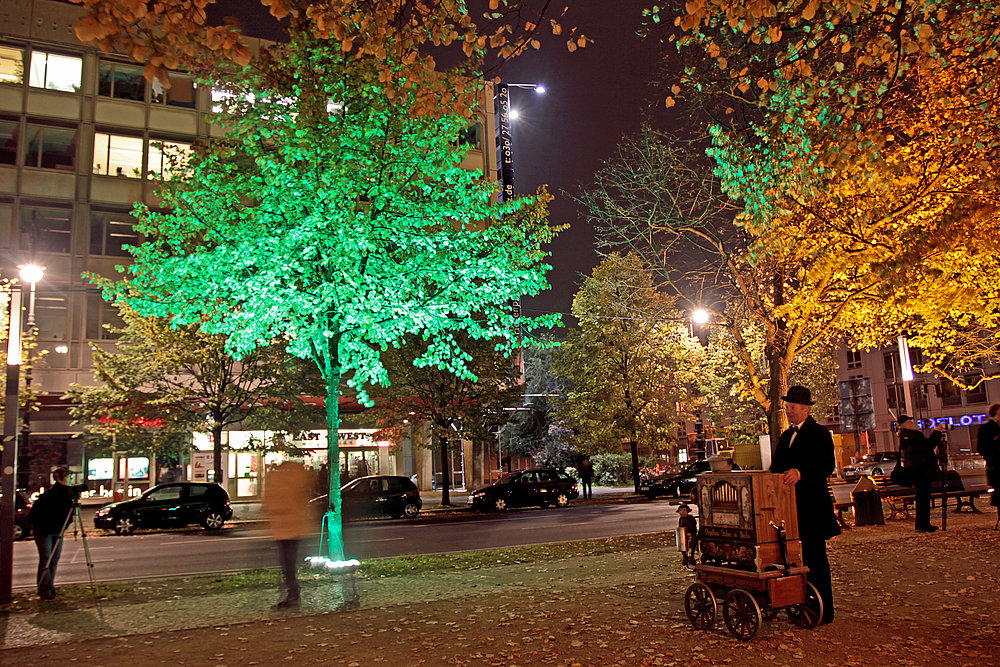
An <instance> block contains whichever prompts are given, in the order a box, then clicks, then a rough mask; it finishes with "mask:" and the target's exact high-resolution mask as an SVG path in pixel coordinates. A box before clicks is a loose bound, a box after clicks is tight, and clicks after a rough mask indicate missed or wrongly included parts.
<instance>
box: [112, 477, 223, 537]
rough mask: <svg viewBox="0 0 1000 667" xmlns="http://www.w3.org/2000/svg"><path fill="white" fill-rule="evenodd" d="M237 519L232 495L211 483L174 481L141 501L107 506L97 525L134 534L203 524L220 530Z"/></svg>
mask: <svg viewBox="0 0 1000 667" xmlns="http://www.w3.org/2000/svg"><path fill="white" fill-rule="evenodd" d="M232 516H233V508H232V507H231V506H230V505H229V494H228V493H226V490H225V489H223V488H222V487H221V486H219V485H218V484H214V483H210V482H171V483H169V484H160V485H158V486H154V487H153V488H151V489H148V490H146V491H145V492H144V493H143V494H142V495H141V496H139V497H138V498H130V499H129V500H122V501H121V502H117V503H111V504H110V505H105V506H104V507H102V508H101V509H99V510H98V511H97V514H96V515H95V516H94V526H95V527H97V528H101V529H103V530H113V531H115V533H117V534H119V535H131V534H132V533H134V532H135V530H136V528H167V527H173V526H188V525H192V524H200V525H201V526H203V527H204V528H205V530H218V529H220V528H222V524H224V523H225V522H226V521H228V520H229V519H230V518H232Z"/></svg>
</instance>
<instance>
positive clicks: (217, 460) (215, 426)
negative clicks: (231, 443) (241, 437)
mask: <svg viewBox="0 0 1000 667" xmlns="http://www.w3.org/2000/svg"><path fill="white" fill-rule="evenodd" d="M212 474H213V475H214V477H215V480H214V481H215V483H216V484H219V485H222V486H223V487H225V485H224V484H223V481H224V480H223V479H222V420H221V419H218V418H215V417H213V418H212Z"/></svg>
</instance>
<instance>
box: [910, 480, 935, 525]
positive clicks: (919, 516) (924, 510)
mask: <svg viewBox="0 0 1000 667" xmlns="http://www.w3.org/2000/svg"><path fill="white" fill-rule="evenodd" d="M911 470H912V472H911V473H910V479H912V480H913V493H914V495H915V496H916V497H915V498H914V503H915V504H916V507H915V508H914V509H915V514H916V520H915V521H914V524H915V525H914V528H916V529H917V530H920V529H921V528H929V527H930V525H931V483H932V482H933V481H934V473H933V472H932V471H931V470H927V469H925V468H923V467H915V468H912V469H911Z"/></svg>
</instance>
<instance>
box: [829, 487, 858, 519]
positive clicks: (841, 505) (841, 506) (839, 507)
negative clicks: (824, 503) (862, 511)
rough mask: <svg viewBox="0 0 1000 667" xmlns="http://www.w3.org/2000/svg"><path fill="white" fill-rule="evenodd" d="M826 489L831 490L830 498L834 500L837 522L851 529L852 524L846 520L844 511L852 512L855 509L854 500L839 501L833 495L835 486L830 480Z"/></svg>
mask: <svg viewBox="0 0 1000 667" xmlns="http://www.w3.org/2000/svg"><path fill="white" fill-rule="evenodd" d="M826 490H827V491H829V492H830V500H831V501H832V502H833V513H834V515H835V516H836V517H837V523H839V524H840V527H841V528H842V529H844V530H850V529H851V526H850V524H848V523H847V522H845V521H844V512H845V511H848V510H850V511H852V512H853V511H854V501H853V500H845V501H843V502H838V501H837V498H836V497H835V496H834V495H833V487H832V486H830V482H827V483H826Z"/></svg>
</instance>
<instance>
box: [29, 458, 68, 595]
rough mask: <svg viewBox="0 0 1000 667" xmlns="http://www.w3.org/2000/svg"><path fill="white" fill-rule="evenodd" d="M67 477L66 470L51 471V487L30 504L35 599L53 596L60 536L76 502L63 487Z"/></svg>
mask: <svg viewBox="0 0 1000 667" xmlns="http://www.w3.org/2000/svg"><path fill="white" fill-rule="evenodd" d="M67 475H69V470H68V469H67V468H62V467H60V468H56V469H55V470H53V471H52V480H53V484H52V486H50V487H49V488H48V490H46V491H45V493H43V494H42V495H40V496H39V497H38V500H36V501H35V502H34V503H32V505H31V510H30V511H29V512H28V523H30V524H31V532H32V534H33V535H34V536H35V547H37V548H38V574H37V577H36V582H37V584H38V597H40V598H42V599H43V600H51V599H52V598H54V597H55V596H56V587H55V583H56V567H57V566H58V565H59V556H60V555H61V553H62V534H63V530H65V528H66V523H67V520H68V519H69V517H70V514H71V513H72V511H73V504H74V503H75V502H76V495H75V494H74V493H73V490H72V489H71V488H70V487H69V486H68V485H67V484H66V477H67Z"/></svg>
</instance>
